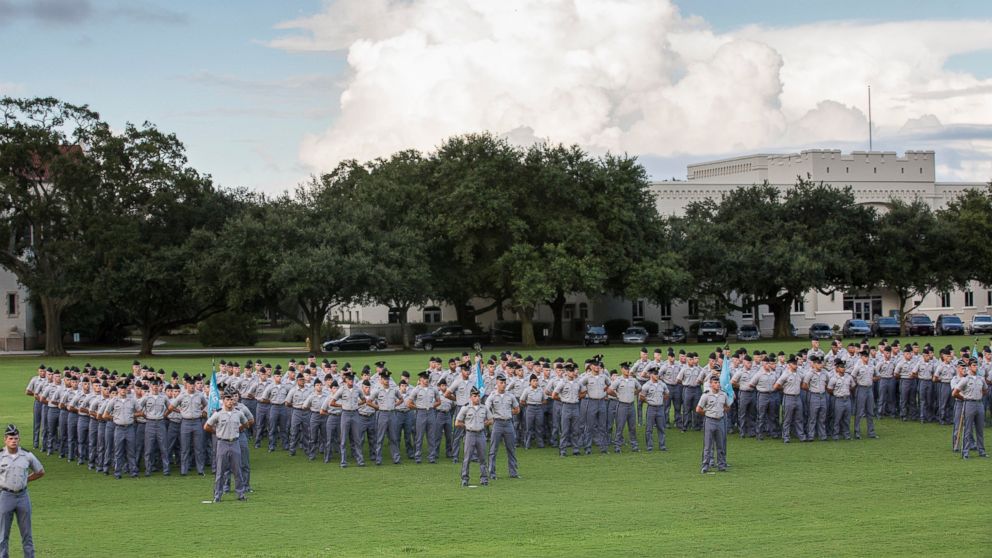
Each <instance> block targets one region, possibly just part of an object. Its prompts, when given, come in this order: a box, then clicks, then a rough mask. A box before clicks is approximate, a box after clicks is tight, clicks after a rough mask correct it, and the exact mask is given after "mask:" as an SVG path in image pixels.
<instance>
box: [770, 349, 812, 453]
mask: <svg viewBox="0 0 992 558" xmlns="http://www.w3.org/2000/svg"><path fill="white" fill-rule="evenodd" d="M785 364H786V366H785V370H784V371H783V372H782V375H781V376H779V377H778V380H777V381H776V382H775V385H774V388H775V389H777V390H781V391H782V393H783V394H784V395H785V400H784V402H783V405H782V409H783V415H784V416H783V419H782V442H784V443H786V444H788V443H789V434H790V433H791V432H792V431H795V433H796V436H798V437H799V441H800V442H805V441H806V429H805V428H804V425H803V413H802V405H801V403H800V402H799V393H800V391H801V390H802V383H803V379H802V376H800V375H799V374H798V373H797V372H796V355H789V359H788V360H787V361H786V362H785Z"/></svg>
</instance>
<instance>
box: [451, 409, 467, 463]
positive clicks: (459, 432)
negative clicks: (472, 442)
mask: <svg viewBox="0 0 992 558" xmlns="http://www.w3.org/2000/svg"><path fill="white" fill-rule="evenodd" d="M461 408H462V406H461V405H452V406H451V416H452V417H457V416H458V411H460V410H461ZM453 428H454V430H453V431H452V436H451V443H452V444H454V446H453V447H454V448H455V451H454V453H452V455H451V462H452V463H458V461H459V460H460V457H461V451H462V445H463V444H462V439H463V438H465V429H464V428H458V427H453Z"/></svg>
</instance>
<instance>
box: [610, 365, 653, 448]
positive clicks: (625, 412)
mask: <svg viewBox="0 0 992 558" xmlns="http://www.w3.org/2000/svg"><path fill="white" fill-rule="evenodd" d="M643 354H644V356H645V357H647V350H645V351H643ZM651 369H652V370H655V368H653V367H652V368H651ZM620 372H621V374H622V375H621V376H620V377H618V378H617V379H615V380H613V382H612V383H611V384H610V387H608V388H606V391H607V393H609V394H610V395H612V396H614V397H616V398H617V420H616V423H617V431H616V433H615V434H614V436H613V451H615V452H616V453H620V448H621V447H622V446H623V428H624V426H626V427H627V433H628V434H629V435H630V450H631V451H637V422H636V421H635V420H634V413H635V405H634V401H636V400H638V397H637V394H638V393H640V391H641V384H640V383H639V382H638V381H637V379H635V378H634V377H632V376H631V375H630V363H627V362H623V363H621V364H620ZM655 376H657V374H656V375H655ZM637 407H638V408H639V407H640V405H637ZM648 425H649V426H650V425H651V423H650V422H649V423H648ZM661 436H662V438H664V436H665V434H664V430H662V433H661ZM648 447H649V448H650V447H651V445H650V444H648Z"/></svg>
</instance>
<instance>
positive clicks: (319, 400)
mask: <svg viewBox="0 0 992 558" xmlns="http://www.w3.org/2000/svg"><path fill="white" fill-rule="evenodd" d="M326 401H327V392H325V391H324V382H322V381H320V380H319V379H317V380H314V382H313V391H311V392H310V394H309V395H307V398H306V400H304V401H303V408H304V409H306V410H307V412H308V413H309V415H310V416H309V418H308V419H307V420H308V422H307V446H306V447H304V448H303V451H305V452H306V454H307V459H309V460H310V461H313V460H314V459H316V458H317V452H318V451H321V450H322V449H323V448H325V447H326V446H323V445H322V444H321V440H323V441H324V443H326V442H327V440H326V438H325V437H324V434H325V432H326V427H327V421H326V420H325V419H324V417H323V415H321V414H320V410H321V409H322V408H323V407H324V403H325V402H326Z"/></svg>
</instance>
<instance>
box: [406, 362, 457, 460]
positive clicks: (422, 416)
mask: <svg viewBox="0 0 992 558" xmlns="http://www.w3.org/2000/svg"><path fill="white" fill-rule="evenodd" d="M431 362H433V360H432V361H431ZM429 380H430V373H428V372H426V371H424V372H420V373H419V374H417V385H416V386H414V387H413V388H411V389H410V391H409V392H408V393H407V395H406V399H405V401H404V404H405V405H406V406H407V408H409V409H411V410H412V411H413V413H414V417H413V420H414V433H413V460H414V462H416V463H420V462H421V456H422V455H423V448H424V443H425V442H426V443H427V446H428V452H432V450H433V447H434V420H435V417H434V408H435V407H437V405H438V403H439V402H440V394H439V393H438V388H436V387H434V386H432V385H429ZM442 380H443V379H442ZM445 387H447V385H446V383H445ZM430 462H431V463H436V462H437V456H436V455H433V454H432V456H431V458H430Z"/></svg>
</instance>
